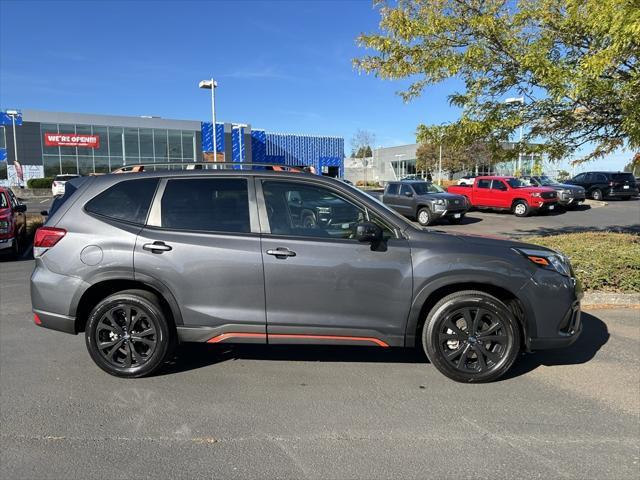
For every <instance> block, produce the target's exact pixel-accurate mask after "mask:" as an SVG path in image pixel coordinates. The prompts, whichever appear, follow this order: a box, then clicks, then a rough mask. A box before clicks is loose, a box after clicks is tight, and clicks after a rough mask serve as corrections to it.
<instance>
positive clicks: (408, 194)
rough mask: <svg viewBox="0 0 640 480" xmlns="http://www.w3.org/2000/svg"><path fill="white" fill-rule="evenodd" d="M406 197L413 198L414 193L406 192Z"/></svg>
mask: <svg viewBox="0 0 640 480" xmlns="http://www.w3.org/2000/svg"><path fill="white" fill-rule="evenodd" d="M404 196H405V197H413V192H404Z"/></svg>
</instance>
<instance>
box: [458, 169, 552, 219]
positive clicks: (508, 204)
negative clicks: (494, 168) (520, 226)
mask: <svg viewBox="0 0 640 480" xmlns="http://www.w3.org/2000/svg"><path fill="white" fill-rule="evenodd" d="M447 191H448V192H450V193H457V194H459V195H464V196H465V197H467V200H468V201H469V203H471V206H472V207H475V208H487V209H493V210H510V211H511V212H513V214H514V215H515V216H516V217H526V216H528V215H530V214H531V213H533V212H540V211H550V210H553V209H555V208H556V204H557V203H558V194H557V193H556V191H555V190H553V189H551V188H546V187H531V186H529V185H525V184H524V183H523V182H522V181H520V180H518V179H517V178H515V177H496V176H486V177H477V178H476V179H475V181H474V182H473V185H453V186H451V187H449V188H447Z"/></svg>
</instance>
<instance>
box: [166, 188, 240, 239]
mask: <svg viewBox="0 0 640 480" xmlns="http://www.w3.org/2000/svg"><path fill="white" fill-rule="evenodd" d="M160 216H161V226H162V227H163V228H169V229H172V230H201V231H210V232H230V233H249V232H250V231H251V226H250V222H249V193H248V189H247V181H246V179H242V178H198V179H180V180H169V181H168V182H167V186H166V188H165V190H164V195H163V196H162V203H161V215H160Z"/></svg>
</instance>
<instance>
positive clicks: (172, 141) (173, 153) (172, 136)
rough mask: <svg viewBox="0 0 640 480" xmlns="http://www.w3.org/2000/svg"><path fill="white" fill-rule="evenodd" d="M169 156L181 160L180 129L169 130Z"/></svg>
mask: <svg viewBox="0 0 640 480" xmlns="http://www.w3.org/2000/svg"><path fill="white" fill-rule="evenodd" d="M169 158H170V159H171V160H182V134H181V132H180V130H169Z"/></svg>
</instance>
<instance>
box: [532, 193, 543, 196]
mask: <svg viewBox="0 0 640 480" xmlns="http://www.w3.org/2000/svg"><path fill="white" fill-rule="evenodd" d="M531 196H532V197H541V196H542V194H541V193H540V192H533V193H532V194H531Z"/></svg>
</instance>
